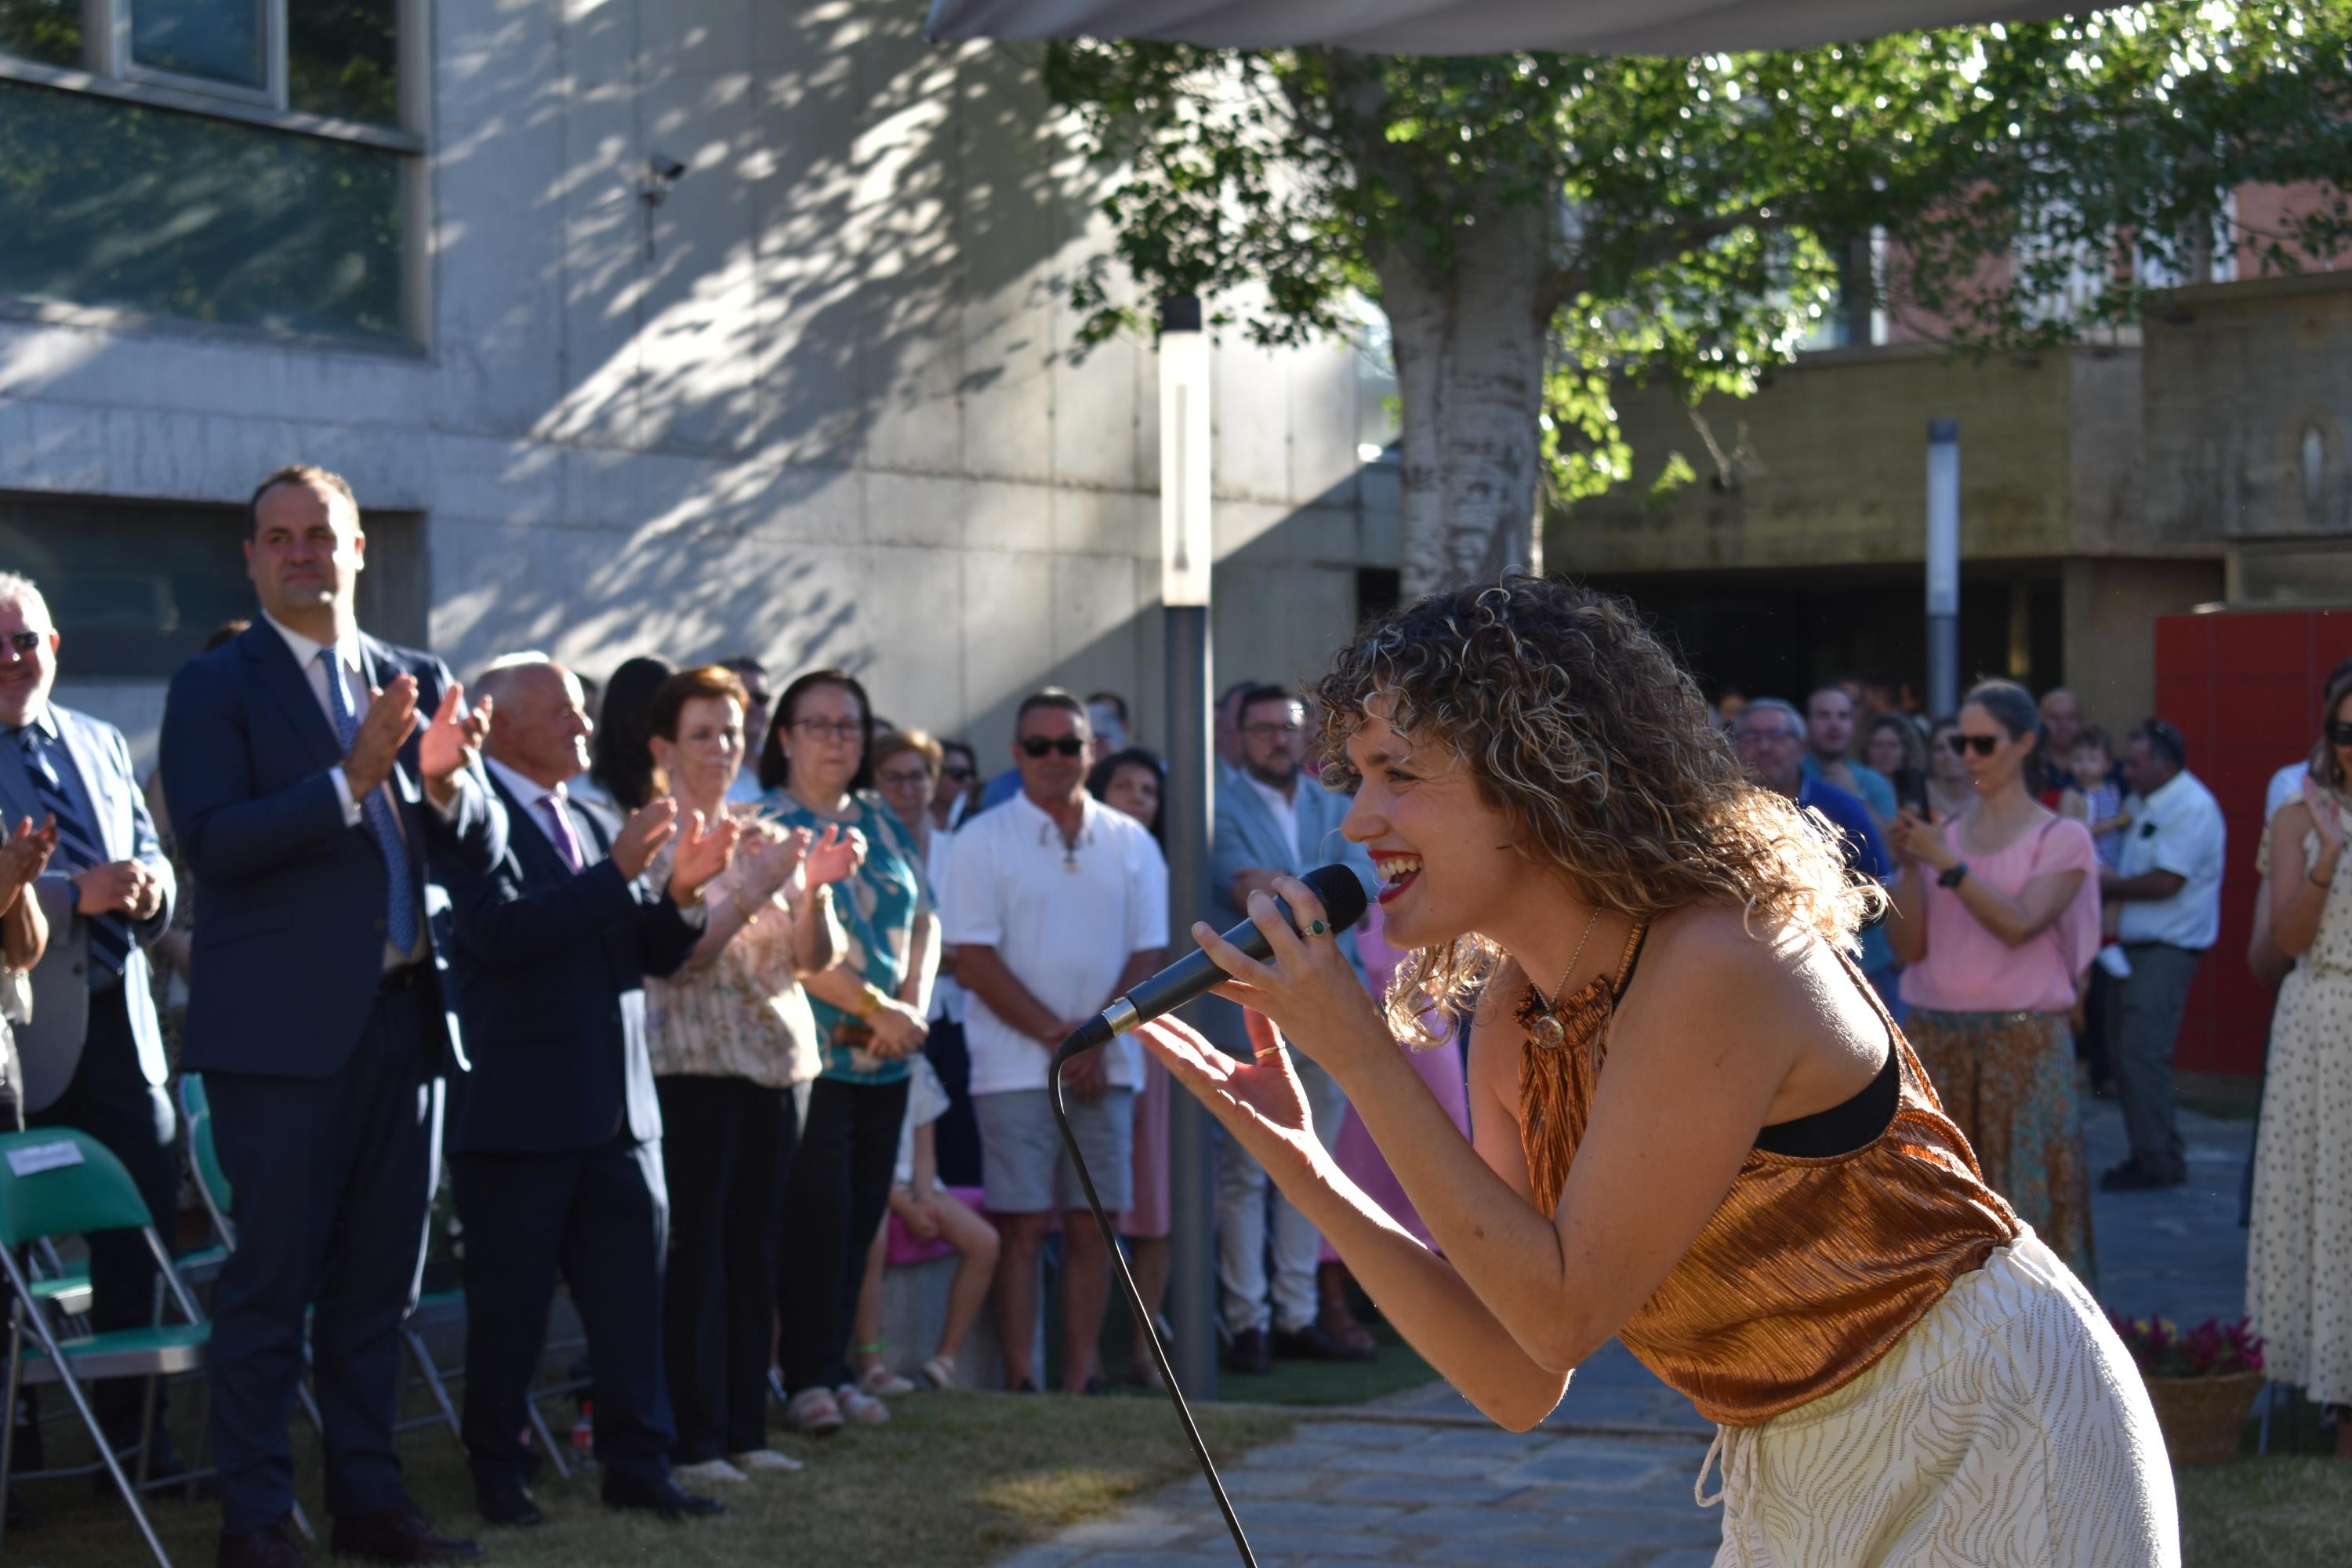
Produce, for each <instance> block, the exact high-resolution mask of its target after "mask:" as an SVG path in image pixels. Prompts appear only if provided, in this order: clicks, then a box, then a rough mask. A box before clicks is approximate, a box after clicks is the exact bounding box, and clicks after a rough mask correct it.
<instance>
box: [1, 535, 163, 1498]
mask: <svg viewBox="0 0 2352 1568" xmlns="http://www.w3.org/2000/svg"><path fill="white" fill-rule="evenodd" d="M61 641H62V639H61V638H60V637H59V636H58V628H57V623H56V622H55V621H54V620H52V619H51V618H50V616H49V608H48V604H47V601H46V600H45V599H43V598H42V596H41V591H40V589H39V588H37V586H35V585H34V584H33V583H32V582H31V581H29V580H28V579H26V578H24V577H20V576H17V575H16V574H14V573H0V660H5V662H0V727H5V729H6V730H7V731H8V738H9V742H10V743H8V744H5V745H0V830H5V828H7V827H8V826H10V825H11V824H13V823H15V822H17V821H20V820H24V819H27V818H29V819H30V820H31V821H32V822H34V823H36V824H38V823H40V822H42V821H44V820H49V819H54V820H55V822H56V824H57V835H58V845H57V849H56V850H55V852H54V853H52V854H51V856H50V858H49V865H48V869H47V871H46V872H44V873H43V874H42V876H41V878H40V879H39V880H38V881H37V882H36V883H35V884H34V891H35V894H36V896H37V898H38V899H39V900H40V906H41V912H42V913H43V914H44V915H46V916H47V919H48V927H49V945H48V951H47V954H46V955H45V956H44V957H43V959H42V961H41V963H39V965H38V966H37V967H36V968H35V969H34V971H33V976H32V979H33V1017H32V1022H31V1023H29V1024H27V1025H26V1026H23V1027H22V1028H21V1029H19V1030H18V1031H17V1034H16V1044H17V1048H18V1051H19V1053H20V1057H21V1060H22V1062H23V1065H24V1072H25V1084H24V1101H25V1110H26V1121H28V1122H30V1123H31V1124H32V1125H33V1126H36V1127H78V1128H79V1129H80V1130H81V1131H85V1132H87V1133H89V1135H90V1136H91V1137H93V1138H96V1139H97V1140H98V1141H99V1142H101V1143H103V1144H105V1145H106V1146H107V1147H108V1148H109V1149H110V1150H112V1151H113V1152H114V1154H115V1157H116V1158H118V1159H120V1160H121V1162H122V1163H123V1166H124V1168H125V1169H127V1170H128V1171H129V1172H130V1173H131V1179H132V1180H133V1181H135V1182H137V1183H138V1184H139V1191H140V1194H141V1195H142V1196H143V1197H145V1198H146V1200H147V1206H148V1207H149V1208H150V1209H152V1211H153V1212H154V1215H155V1226H156V1229H157V1230H158V1231H159V1232H160V1233H161V1234H163V1236H166V1237H168V1236H170V1235H171V1234H172V1223H171V1222H172V1216H173V1212H174V1211H175V1210H176V1209H177V1208H178V1206H179V1184H180V1167H179V1160H178V1156H177V1155H176V1153H175V1152H174V1151H173V1133H174V1131H176V1130H177V1127H178V1118H177V1117H176V1116H174V1115H173V1110H172V1102H171V1099H170V1097H169V1096H167V1095H166V1094H165V1093H164V1092H163V1079H164V1062H163V1030H162V1028H161V1027H160V1026H158V1025H157V1023H156V1019H155V1002H154V997H153V995H152V993H151V992H150V991H149V990H148V984H147V973H148V972H147V944H148V943H149V942H153V941H154V940H155V939H156V938H157V937H158V936H161V935H162V934H163V931H164V929H165V928H166V927H168V926H169V925H170V924H171V921H172V904H173V896H174V888H173V876H172V863H171V862H170V861H169V860H168V859H166V858H164V856H163V847H162V845H160V844H159V843H158V842H157V841H156V837H155V825H154V824H153V823H152V821H150V820H149V819H148V816H147V802H146V797H145V796H144V795H142V794H141V793H140V789H139V778H138V775H137V774H136V773H133V772H132V771H131V748H130V747H129V746H128V745H126V744H125V743H124V742H123V739H122V732H121V731H119V730H117V729H116V728H115V727H114V726H113V725H111V724H107V723H102V722H100V721H98V720H96V719H93V718H91V717H90V716H89V715H88V714H87V713H77V712H75V711H74V710H72V709H70V708H61V707H59V706H58V704H57V703H55V702H53V701H51V700H50V688H51V686H52V685H53V683H54V682H55V680H56V679H57V670H58V647H59V646H60V644H61ZM89 1254H90V1256H89V1269H90V1285H91V1287H92V1289H93V1291H94V1296H93V1300H92V1301H91V1308H90V1323H91V1326H92V1327H94V1328H98V1329H125V1328H133V1327H136V1326H137V1325H139V1324H141V1323H144V1322H146V1321H148V1318H149V1314H150V1312H151V1310H152V1305H153V1301H154V1289H155V1259H154V1258H153V1256H152V1254H151V1253H149V1252H148V1250H147V1244H146V1243H145V1242H144V1241H143V1240H142V1239H141V1238H140V1237H139V1236H138V1235H137V1234H136V1233H135V1232H131V1231H119V1230H118V1231H109V1232H106V1233H104V1234H101V1235H99V1236H94V1237H90V1241H89ZM142 1394H143V1389H142V1384H141V1382H140V1381H139V1380H138V1379H135V1378H128V1379H117V1380H113V1381H110V1382H108V1383H104V1384H100V1385H99V1388H98V1393H97V1405H98V1415H99V1420H100V1423H101V1424H102V1425H103V1426H105V1428H106V1431H107V1435H108V1436H109V1437H110V1438H111V1439H112V1440H113V1442H114V1444H115V1445H116V1446H117V1447H125V1446H129V1445H131V1444H135V1443H137V1442H138V1441H139V1440H140V1433H139V1414H140V1408H141V1401H142ZM158 1408H159V1415H160V1405H159V1407H158ZM156 1434H157V1436H158V1438H159V1441H158V1442H157V1444H156V1452H155V1453H154V1454H153V1455H152V1456H150V1462H149V1467H148V1473H149V1474H151V1475H164V1476H168V1475H173V1474H176V1473H177V1472H178V1470H179V1469H180V1468H181V1465H180V1462H179V1459H178V1457H177V1456H176V1455H175V1454H173V1452H172V1451H171V1439H170V1437H169V1436H165V1435H164V1434H163V1427H162V1425H161V1423H160V1421H159V1422H158V1424H157V1427H156Z"/></svg>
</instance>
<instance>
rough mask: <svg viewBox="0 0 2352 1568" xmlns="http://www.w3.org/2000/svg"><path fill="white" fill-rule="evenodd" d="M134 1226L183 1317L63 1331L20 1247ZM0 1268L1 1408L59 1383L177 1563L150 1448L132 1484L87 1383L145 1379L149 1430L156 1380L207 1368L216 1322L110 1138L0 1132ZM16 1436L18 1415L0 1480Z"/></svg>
mask: <svg viewBox="0 0 2352 1568" xmlns="http://www.w3.org/2000/svg"><path fill="white" fill-rule="evenodd" d="M131 1229H135V1230H137V1231H138V1232H139V1233H140V1235H142V1237H145V1238H146V1241H147V1246H148V1249H149V1250H150V1251H152V1253H153V1254H154V1255H155V1266H156V1268H157V1269H158V1270H159V1271H160V1272H161V1274H162V1277H163V1285H164V1289H166V1291H167V1292H168V1293H169V1294H170V1296H171V1297H172V1299H173V1303H174V1304H175V1305H176V1306H177V1307H178V1308H179V1310H180V1312H181V1315H182V1316H183V1317H184V1319H185V1320H186V1321H184V1322H178V1323H156V1324H152V1325H151V1326H149V1327H145V1328H136V1329H111V1330H109V1331H105V1332H103V1333H82V1334H75V1335H71V1336H69V1337H68V1336H60V1335H59V1333H58V1330H57V1329H56V1327H55V1326H54V1325H52V1324H51V1323H50V1321H49V1317H48V1314H47V1312H46V1311H43V1310H40V1309H39V1308H38V1307H37V1306H36V1305H35V1302H36V1301H37V1297H36V1296H35V1294H34V1289H33V1281H32V1279H30V1278H29V1277H28V1276H27V1275H26V1271H25V1268H24V1267H23V1266H22V1265H21V1264H20V1263H18V1262H17V1259H16V1253H17V1249H18V1248H19V1247H30V1246H33V1245H35V1244H37V1243H38V1242H42V1241H45V1240H47V1239H49V1238H51V1237H58V1236H74V1235H84V1236H86V1235H89V1234H91V1233H93V1232H101V1231H110V1230H131ZM0 1268H5V1270H6V1272H7V1277H8V1283H9V1285H10V1286H11V1287H12V1288H13V1289H14V1290H15V1292H16V1295H15V1300H14V1301H13V1302H12V1304H11V1306H10V1310H9V1315H8V1388H7V1395H6V1400H5V1404H0V1410H7V1411H13V1410H14V1409H16V1391H17V1390H18V1389H19V1388H22V1387H25V1386H26V1385H28V1384H33V1385H37V1384H44V1383H55V1384H62V1385H63V1386H64V1388H65V1391H66V1397H67V1398H68V1399H69V1400H70V1401H71V1402H72V1404H73V1408H74V1414H76V1415H79V1416H80V1417H81V1424H82V1426H83V1428H84V1430H86V1431H88V1432H89V1437H90V1441H91V1442H92V1443H94V1444H95V1445H97V1447H98V1455H99V1460H100V1463H101V1464H102V1465H103V1466H104V1467H105V1468H106V1472H107V1474H108V1475H110V1476H111V1477H112V1478H113V1479H114V1485H115V1489H117V1490H118V1491H119V1492H121V1495H122V1500H123V1501H124V1502H125V1503H126V1504H128V1505H129V1507H130V1509H131V1518H132V1520H134V1521H136V1522H137V1523H138V1526H139V1533H140V1534H141V1535H142V1537H144V1538H145V1540H146V1542H147V1549H148V1551H150V1552H153V1553H154V1555H155V1561H156V1562H157V1563H161V1564H163V1568H171V1562H172V1560H171V1558H170V1557H169V1556H168V1555H166V1554H165V1552H164V1551H163V1542H161V1541H160V1540H158V1539H157V1538H156V1535H155V1527H154V1526H153V1525H152V1523H150V1522H149V1521H148V1518H147V1510H146V1508H145V1507H144V1506H143V1505H142V1503H141V1502H140V1500H139V1494H140V1491H141V1489H142V1487H143V1486H144V1485H145V1482H146V1479H147V1476H146V1470H147V1455H148V1445H147V1444H146V1443H144V1442H142V1443H141V1444H140V1446H139V1448H140V1454H139V1472H140V1473H139V1476H138V1479H137V1480H136V1481H135V1482H134V1481H133V1479H131V1477H129V1476H126V1475H125V1474H124V1473H123V1470H122V1462H121V1459H120V1458H118V1457H117V1456H116V1454H115V1452H114V1448H113V1446H112V1445H111V1444H110V1443H109V1442H108V1441H107V1438H106V1432H105V1430H104V1428H102V1427H101V1426H100V1425H99V1421H98V1415H97V1413H96V1412H95V1411H94V1410H93V1409H92V1408H91V1407H90V1403H89V1394H87V1393H86V1392H85V1391H84V1386H83V1385H84V1384H85V1383H86V1382H88V1381H89V1380H93V1379H99V1378H109V1377H143V1378H146V1379H148V1380H149V1382H148V1399H147V1408H146V1410H145V1412H144V1413H143V1415H142V1427H141V1429H142V1431H144V1430H147V1429H148V1427H149V1426H152V1423H153V1420H154V1415H155V1412H154V1403H155V1402H154V1380H155V1379H157V1378H162V1377H169V1376H173V1375H174V1374H177V1373H184V1372H194V1371H197V1370H199V1369H200V1368H202V1367H203V1366H204V1364H205V1348H206V1346H207V1345H208V1344H209V1342H210V1341H211V1338H212V1326H211V1325H210V1324H209V1323H207V1322H205V1317H204V1314H203V1313H202V1312H200V1311H199V1310H197V1309H196V1303H195V1299H194V1297H192V1296H190V1295H189V1294H188V1289H187V1287H186V1286H185V1285H184V1284H183V1283H181V1280H180V1276H179V1272H178V1270H176V1269H175V1268H173V1267H172V1258H171V1254H170V1253H169V1252H167V1251H166V1250H165V1249H164V1247H163V1237H160V1236H158V1235H156V1234H155V1225H154V1217H153V1216H152V1215H150V1214H149V1213H148V1212H147V1202H146V1200H145V1199H144V1198H142V1197H141V1196H140V1195H139V1188H138V1186H137V1184H134V1183H133V1182H132V1181H131V1173H129V1172H128V1171H125V1170H124V1169H123V1168H122V1163H121V1161H120V1160H117V1159H116V1158H115V1157H114V1156H113V1154H111V1153H110V1152H108V1150H107V1148H106V1146H105V1145H104V1144H102V1143H100V1142H98V1140H97V1139H95V1138H92V1137H90V1136H89V1134H88V1133H86V1132H80V1131H75V1130H74V1129H72V1128H69V1127H53V1128H43V1129H40V1130H38V1131H30V1132H10V1133H6V1134H0ZM15 1447H16V1423H15V1422H14V1421H7V1422H5V1423H0V1477H5V1475H7V1473H8V1469H9V1466H10V1464H11V1463H12V1462H13V1461H14V1459H15V1458H16V1454H15ZM184 1479H194V1478H177V1479H174V1481H173V1483H172V1484H173V1485H178V1484H181V1482H182V1481H183V1480H184ZM6 1529H7V1520H6V1518H5V1510H0V1535H5V1531H6Z"/></svg>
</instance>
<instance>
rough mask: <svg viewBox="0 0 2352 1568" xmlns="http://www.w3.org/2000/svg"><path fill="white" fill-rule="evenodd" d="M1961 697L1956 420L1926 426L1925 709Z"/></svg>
mask: <svg viewBox="0 0 2352 1568" xmlns="http://www.w3.org/2000/svg"><path fill="white" fill-rule="evenodd" d="M1959 701H1960V422H1959V421H1958V420H1957V419H1936V420H1931V421H1929V423H1928V426H1927V711H1928V712H1930V713H1937V714H1943V713H1951V712H1956V711H1958V708H1959Z"/></svg>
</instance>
